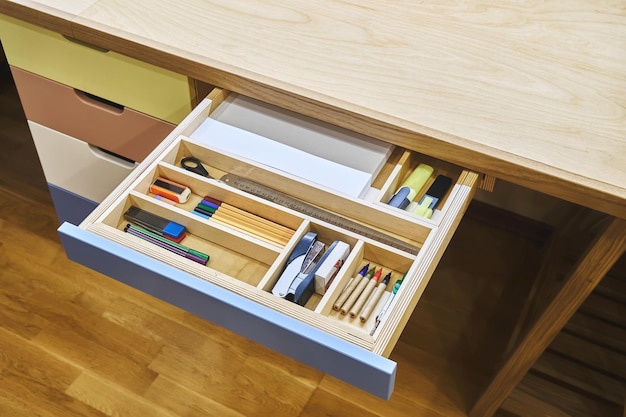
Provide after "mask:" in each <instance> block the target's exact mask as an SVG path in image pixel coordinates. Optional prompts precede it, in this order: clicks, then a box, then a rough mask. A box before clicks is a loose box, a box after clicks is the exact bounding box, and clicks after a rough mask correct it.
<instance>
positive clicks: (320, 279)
mask: <svg viewBox="0 0 626 417" xmlns="http://www.w3.org/2000/svg"><path fill="white" fill-rule="evenodd" d="M328 251H329V252H330V253H329V254H328V255H327V256H326V257H325V259H324V260H323V261H322V264H321V265H320V266H319V267H318V268H317V270H316V271H315V292H316V293H318V294H322V295H324V293H325V292H326V289H327V288H328V286H329V285H330V284H331V283H332V282H333V278H335V275H337V272H339V269H340V268H341V266H342V265H343V263H344V261H345V260H346V258H347V257H348V254H350V245H348V244H347V243H345V242H342V241H336V242H334V243H333V244H332V245H331V246H330V248H328Z"/></svg>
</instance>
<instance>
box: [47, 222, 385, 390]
mask: <svg viewBox="0 0 626 417" xmlns="http://www.w3.org/2000/svg"><path fill="white" fill-rule="evenodd" d="M59 233H60V236H61V241H62V243H63V246H64V247H65V251H66V253H67V256H68V258H70V259H71V260H73V261H75V262H78V263H80V264H82V265H85V266H87V267H89V268H91V269H93V270H95V271H98V272H100V273H102V274H105V275H108V276H110V277H112V278H115V279H117V280H119V281H121V282H124V283H126V284H128V285H130V286H131V287H134V288H136V289H138V290H140V291H143V292H145V293H148V294H150V295H152V296H154V297H157V298H159V299H162V300H164V301H167V302H169V303H170V304H173V305H175V306H177V307H180V308H182V309H184V310H186V311H188V312H190V313H193V314H195V315H197V316H199V317H202V318H204V319H206V320H208V321H211V322H213V323H215V324H217V325H219V326H221V327H224V328H226V329H228V330H231V331H233V332H235V333H237V334H240V335H242V336H244V337H246V338H248V339H251V340H253V341H255V342H257V343H260V344H262V345H265V346H267V347H269V348H270V349H273V350H275V351H277V352H281V353H283V354H285V355H287V356H290V357H292V358H294V359H296V360H298V361H300V362H302V363H305V364H307V365H309V366H311V367H314V368H316V369H319V370H320V371H322V372H325V373H327V374H329V375H332V376H334V377H336V378H338V379H341V380H343V381H345V382H347V383H349V384H351V385H354V386H356V387H358V388H361V389H363V390H364V391H367V392H369V393H371V394H374V395H376V396H378V397H381V398H384V399H389V397H390V396H391V392H392V391H393V387H394V382H395V375H396V363H395V362H393V361H391V360H389V359H386V358H383V357H381V356H378V355H375V354H373V353H372V352H369V351H367V350H365V349H363V348H360V347H358V346H355V345H353V344H351V343H349V342H346V341H344V340H342V339H340V338H337V337H335V336H332V335H329V334H327V333H324V332H322V331H320V330H319V329H316V328H314V327H311V326H309V325H306V324H303V323H301V322H299V321H297V320H295V319H293V318H291V317H288V316H285V315H284V314H281V313H279V312H276V311H274V310H272V309H270V308H267V307H264V306H262V305H259V304H257V303H255V302H253V301H250V300H248V299H246V298H244V297H241V296H239V295H237V294H234V293H231V292H229V291H227V290H225V289H223V288H221V287H218V286H216V285H213V284H211V283H209V282H206V281H203V280H200V279H198V278H195V277H194V276H192V275H190V274H188V273H186V272H183V271H181V270H178V269H176V268H174V267H171V266H169V265H167V264H164V263H162V262H160V261H157V260H156V259H153V258H150V257H149V256H145V255H143V254H141V253H138V252H135V251H133V250H131V249H129V248H126V247H124V246H122V245H119V244H117V243H115V242H111V241H109V240H107V239H105V238H103V237H101V236H98V235H95V234H93V233H90V232H88V231H85V230H83V229H80V228H78V227H76V226H74V225H72V224H70V223H64V224H62V225H61V227H60V228H59Z"/></svg>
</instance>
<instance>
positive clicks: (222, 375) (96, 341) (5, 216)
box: [0, 69, 625, 417]
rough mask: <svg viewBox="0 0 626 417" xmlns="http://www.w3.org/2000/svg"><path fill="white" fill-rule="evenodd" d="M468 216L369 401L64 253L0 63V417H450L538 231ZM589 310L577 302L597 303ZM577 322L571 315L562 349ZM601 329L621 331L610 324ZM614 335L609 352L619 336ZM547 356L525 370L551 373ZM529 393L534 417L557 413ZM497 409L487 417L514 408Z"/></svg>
mask: <svg viewBox="0 0 626 417" xmlns="http://www.w3.org/2000/svg"><path fill="white" fill-rule="evenodd" d="M3 71H4V69H3ZM7 80H8V81H7ZM483 215H484V210H478V209H477V208H476V207H475V206H473V207H472V208H470V214H469V215H468V216H467V217H466V219H464V220H463V222H462V223H461V225H460V228H459V231H458V232H457V234H456V235H455V237H454V239H453V241H452V243H451V245H450V247H449V250H448V251H447V252H446V255H445V256H444V259H443V260H442V262H441V264H440V267H439V268H438V269H437V271H436V273H435V276H434V277H433V279H432V281H431V284H430V285H429V287H428V288H427V290H426V293H425V295H424V297H423V299H422V301H420V303H419V305H418V307H417V309H416V311H415V313H414V314H413V316H412V317H411V319H410V321H409V323H408V325H407V328H406V331H405V332H404V334H403V336H402V338H401V340H400V342H399V343H398V345H397V347H396V349H395V350H394V352H393V354H392V356H391V359H393V360H394V361H396V362H397V363H398V375H397V381H396V389H395V392H394V394H393V396H392V398H391V400H390V401H382V400H380V399H377V398H375V397H372V396H370V395H368V394H365V393H363V392H361V391H359V390H358V389H355V388H353V387H351V386H349V385H346V384H344V383H342V382H341V381H338V380H336V379H334V378H332V377H329V376H327V375H324V374H322V373H320V372H318V371H316V370H314V369H311V368H309V367H307V366H303V365H301V364H299V363H298V362H296V361H293V360H291V359H289V358H287V357H284V356H282V355H279V354H276V353H275V352H272V351H270V350H268V349H266V348H264V347H262V346H260V345H258V344H255V343H253V342H251V341H249V340H246V339H244V338H242V337H239V336H237V335H234V334H232V333H230V332H228V331H225V330H223V329H220V328H218V327H216V326H213V325H212V324H211V323H209V322H207V321H204V320H200V319H198V318H196V317H194V316H193V315H191V314H188V313H186V312H184V311H182V310H180V309H177V308H175V307H172V306H170V305H168V304H166V303H164V302H161V301H159V300H156V299H154V298H152V297H149V296H147V295H145V294H142V293H140V292H138V291H135V290H133V289H132V288H129V287H126V286H124V285H122V284H120V283H118V282H116V281H114V280H112V279H109V278H107V277H105V276H102V275H99V274H97V273H95V272H92V271H90V270H87V269H86V268H84V267H81V266H80V265H77V264H74V263H72V262H70V261H68V260H67V259H66V258H65V255H64V253H63V248H62V247H61V245H60V243H59V239H58V236H57V234H56V227H57V226H58V222H57V219H56V217H55V213H54V210H53V208H52V204H51V200H50V197H49V194H48V192H47V189H46V186H45V180H44V177H43V173H42V172H41V168H40V167H39V165H38V163H37V159H36V154H35V150H34V147H33V145H32V142H31V141H30V137H29V135H28V130H27V129H26V126H25V124H24V120H23V115H22V114H21V109H20V108H19V106H17V105H16V96H15V91H14V90H13V88H12V85H11V83H10V79H9V78H8V76H7V73H6V71H5V72H4V73H3V75H2V77H0V416H12V417H20V416H34V415H37V416H43V417H52V416H54V417H57V416H58V417H60V416H63V417H67V416H150V417H159V416H201V417H202V416H220V417H223V416H273V417H278V416H341V417H350V416H355V417H357V416H358V417H368V416H385V417H393V416H403V417H404V416H419V417H421V416H424V417H430V416H433V417H455V416H464V415H465V414H466V413H465V410H467V409H468V408H469V406H470V403H471V401H472V400H473V399H474V398H476V395H477V394H478V390H479V389H480V387H481V386H483V385H484V384H485V383H486V382H487V380H488V377H489V375H490V374H491V372H492V371H493V368H494V367H495V366H496V364H497V362H498V359H499V357H498V353H499V352H502V351H503V350H504V348H505V346H506V343H507V341H508V339H509V336H510V334H509V333H510V329H511V328H513V323H514V322H515V320H516V317H517V313H518V312H519V309H520V308H521V305H522V303H523V302H524V297H525V295H526V294H527V292H528V290H529V288H528V284H527V282H528V281H530V280H528V279H527V278H529V277H530V276H532V274H533V273H534V272H535V269H536V267H537V265H536V262H535V261H534V260H535V259H537V255H538V254H539V253H540V251H541V249H542V245H543V242H544V239H545V233H544V232H545V230H544V229H542V228H541V227H537V228H525V229H524V230H523V233H522V231H521V230H519V229H517V228H515V227H513V228H512V227H511V225H510V223H508V222H498V221H490V222H489V223H486V222H484V221H483ZM477 243H478V244H477ZM615 285H621V284H615ZM619 288H622V289H623V287H622V286H620V287H619ZM624 294H625V292H622V296H623V295H624ZM598 303H600V306H598V305H596V306H595V307H594V306H590V307H589V308H596V309H598V308H600V309H601V310H602V307H601V305H602V302H598ZM585 314H587V313H585ZM616 314H619V311H617V312H616ZM591 316H593V318H594V319H595V317H596V316H595V314H592V315H591ZM623 317H624V316H622V317H621V319H622V320H623ZM586 320H591V319H590V318H589V317H587V316H584V317H583V318H581V319H580V320H579V321H577V322H575V323H573V324H572V328H571V329H570V330H571V332H570V333H565V336H564V337H563V339H562V340H561V341H560V346H561V349H566V347H567V346H571V343H570V339H571V337H572V336H571V333H572V332H574V329H577V328H580V327H584V328H587V325H586ZM615 326H616V327H618V328H619V329H621V333H620V334H621V335H623V332H624V323H623V321H622V322H621V324H619V323H617V324H616V325H615ZM620 326H621V327H620ZM592 327H593V326H592ZM576 337H578V336H576ZM609 339H610V340H611V342H610V343H613V341H612V338H611V337H609ZM607 343H609V342H608V341H607ZM616 343H617V345H616V346H615V349H617V350H618V351H619V350H621V351H622V353H623V352H624V345H623V343H624V339H621V340H620V341H618V342H616ZM552 355H553V356H558V357H559V358H562V356H563V352H562V351H559V350H555V351H554V352H553V353H552ZM580 360H581V361H582V360H584V359H580ZM551 364H552V361H549V363H548V364H546V365H545V366H544V367H543V368H541V369H539V371H537V372H541V373H543V374H550V372H551V371H550V370H549V369H547V368H549V366H552V365H551ZM620 364H622V365H620V366H623V362H620ZM557 373H558V371H557ZM532 375H533V377H536V375H535V373H533V374H532ZM603 375H604V373H603ZM554 381H555V379H554V378H553V380H552V382H554ZM603 381H605V382H606V381H607V379H606V378H605V379H603ZM578 394H580V393H579V392H576V393H574V394H569V395H568V396H567V397H566V398H570V397H572V398H577V395H578ZM608 395H610V399H609V401H606V404H608V405H613V407H612V408H611V407H609V408H606V409H609V410H610V411H611V412H613V411H615V410H618V407H617V405H615V404H613V403H612V401H614V400H615V401H616V400H617V399H618V398H617V397H618V395H619V389H617V388H612V390H611V393H610V394H608ZM524 396H526V397H524ZM532 396H533V392H529V391H528V390H526V391H522V395H518V396H517V397H515V399H516V401H517V402H519V401H522V402H524V401H525V400H524V399H525V398H527V397H532ZM544 397H545V396H544ZM544 400H545V399H544ZM548 400H549V398H548ZM559 400H560V398H559ZM544 402H545V405H544V408H535V410H540V412H543V411H541V410H548V411H550V410H552V409H550V408H549V407H558V404H557V405H552V404H548V403H549V401H547V400H545V401H544ZM556 403H558V401H556ZM511 404H514V403H509V406H508V407H507V408H505V409H503V410H502V411H501V415H502V416H513V415H519V416H524V414H523V407H522V406H521V405H519V406H513V405H511ZM606 404H605V405H606ZM522 405H523V404H522ZM607 407H608V406H607ZM520 410H522V411H520ZM548 411H546V413H547V412H548ZM541 415H549V414H541ZM551 415H557V414H551ZM563 415H566V414H563ZM615 415H616V416H618V415H619V414H615ZM534 416H535V414H533V417H534ZM588 416H590V417H593V415H592V414H588ZM598 416H599V415H598ZM605 416H609V417H610V415H609V414H605V415H602V417H605ZM599 417H600V416H599Z"/></svg>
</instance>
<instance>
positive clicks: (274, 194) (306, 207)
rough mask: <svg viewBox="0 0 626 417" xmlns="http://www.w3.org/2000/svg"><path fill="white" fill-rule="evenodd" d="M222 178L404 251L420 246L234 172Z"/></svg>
mask: <svg viewBox="0 0 626 417" xmlns="http://www.w3.org/2000/svg"><path fill="white" fill-rule="evenodd" d="M221 180H222V181H223V182H224V183H226V184H228V185H230V186H232V187H234V188H237V189H238V190H241V191H245V192H247V193H250V194H252V195H254V196H257V197H260V198H262V199H264V200H267V201H271V202H272V203H275V204H278V205H280V206H283V207H287V208H290V209H292V210H294V211H297V212H299V213H302V214H305V215H307V216H309V217H313V218H315V219H318V220H322V221H325V222H326V223H330V224H332V225H335V226H338V227H341V228H342V229H346V230H349V231H351V232H353V233H357V234H359V235H362V236H365V237H367V238H370V239H373V240H376V241H378V242H381V243H384V244H386V245H388V246H391V247H394V248H396V249H400V250H402V251H404V252H408V253H410V254H413V255H417V252H418V248H417V247H415V246H414V245H411V244H409V243H407V242H404V241H403V240H400V239H397V238H395V237H393V236H389V235H387V234H385V233H384V232H381V231H378V230H375V229H372V228H371V227H368V226H366V225H363V224H360V223H357V222H355V221H353V220H350V219H347V218H345V217H342V216H339V215H337V214H334V213H330V212H328V211H326V210H324V209H321V208H319V207H316V206H313V205H311V204H309V203H306V202H304V201H301V200H298V199H297V198H295V197H292V196H290V195H287V194H284V193H281V192H279V191H276V190H273V189H271V188H269V187H266V186H264V185H261V184H258V183H256V182H254V181H250V180H247V179H245V178H241V177H239V176H237V175H234V174H226V175H224V176H223V177H222V178H221Z"/></svg>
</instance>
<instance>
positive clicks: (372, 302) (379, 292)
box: [359, 272, 391, 323]
mask: <svg viewBox="0 0 626 417" xmlns="http://www.w3.org/2000/svg"><path fill="white" fill-rule="evenodd" d="M390 279H391V272H390V273H388V274H387V275H385V278H383V280H382V281H381V282H380V284H378V285H377V286H376V290H375V291H374V294H373V295H372V297H371V298H370V299H369V301H368V302H367V304H366V305H365V307H363V311H361V314H360V315H359V319H360V320H361V322H362V323H365V322H366V321H367V319H368V318H369V316H370V314H372V310H374V307H376V304H378V300H380V297H382V296H383V293H384V292H385V289H386V288H387V284H389V280H390Z"/></svg>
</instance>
